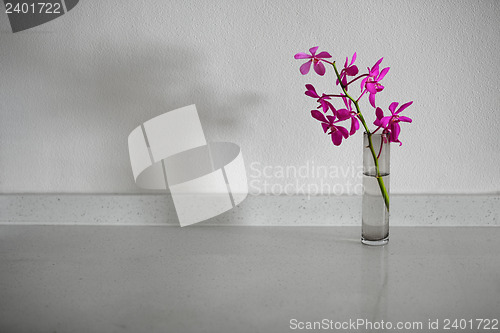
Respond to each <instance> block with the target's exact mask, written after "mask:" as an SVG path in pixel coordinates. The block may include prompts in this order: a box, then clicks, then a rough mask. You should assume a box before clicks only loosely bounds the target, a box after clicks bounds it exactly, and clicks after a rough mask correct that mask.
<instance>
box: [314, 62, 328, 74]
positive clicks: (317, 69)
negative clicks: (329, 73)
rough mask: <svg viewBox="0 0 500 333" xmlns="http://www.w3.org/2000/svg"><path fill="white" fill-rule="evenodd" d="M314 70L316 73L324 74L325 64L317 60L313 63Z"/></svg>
mask: <svg viewBox="0 0 500 333" xmlns="http://www.w3.org/2000/svg"><path fill="white" fill-rule="evenodd" d="M314 71H315V72H316V73H318V75H321V76H323V75H325V72H326V69H325V65H323V63H322V62H320V61H318V62H316V63H315V64H314Z"/></svg>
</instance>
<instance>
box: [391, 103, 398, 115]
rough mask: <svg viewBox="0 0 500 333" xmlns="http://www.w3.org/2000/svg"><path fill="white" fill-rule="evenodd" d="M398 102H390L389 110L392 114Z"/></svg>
mask: <svg viewBox="0 0 500 333" xmlns="http://www.w3.org/2000/svg"><path fill="white" fill-rule="evenodd" d="M398 104H399V103H398V102H392V103H391V105H389V110H390V111H391V113H392V114H394V112H395V111H396V108H397V107H398Z"/></svg>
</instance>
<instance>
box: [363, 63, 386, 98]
mask: <svg viewBox="0 0 500 333" xmlns="http://www.w3.org/2000/svg"><path fill="white" fill-rule="evenodd" d="M382 59H384V58H380V59H379V60H378V61H377V62H376V63H375V65H373V67H372V68H371V69H370V68H368V71H369V73H368V76H367V77H365V78H364V79H363V81H361V91H362V92H363V90H364V89H366V90H368V92H369V93H370V96H369V97H368V100H369V101H370V104H371V105H372V106H373V107H376V106H375V94H377V93H378V92H381V91H382V90H384V86H383V85H381V84H380V81H381V80H382V79H383V78H384V77H385V75H386V74H387V72H388V71H389V69H390V67H386V68H384V69H383V70H382V71H379V65H380V63H381V62H382Z"/></svg>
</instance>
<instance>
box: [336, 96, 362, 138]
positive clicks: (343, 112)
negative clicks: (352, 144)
mask: <svg viewBox="0 0 500 333" xmlns="http://www.w3.org/2000/svg"><path fill="white" fill-rule="evenodd" d="M342 100H343V101H344V104H345V106H346V108H345V109H339V110H337V118H339V119H340V120H347V119H351V130H350V131H349V135H353V134H354V133H356V131H357V130H358V129H359V121H358V115H357V113H356V112H354V111H353V110H352V101H351V100H350V99H347V98H346V97H342Z"/></svg>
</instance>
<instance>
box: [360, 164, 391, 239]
mask: <svg viewBox="0 0 500 333" xmlns="http://www.w3.org/2000/svg"><path fill="white" fill-rule="evenodd" d="M389 177H390V176H389V174H385V175H384V174H383V175H382V179H383V180H384V184H385V187H386V189H387V193H389ZM363 191H364V192H363V216H362V221H363V222H362V223H363V225H362V241H363V243H365V244H371V245H379V244H382V243H387V240H388V238H389V211H388V210H387V208H386V206H385V202H384V197H383V196H382V192H381V190H380V186H379V184H378V181H377V177H375V175H369V174H364V175H363Z"/></svg>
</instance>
